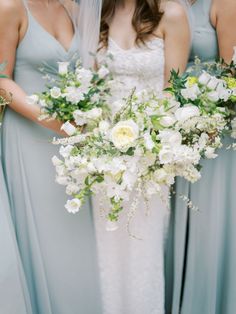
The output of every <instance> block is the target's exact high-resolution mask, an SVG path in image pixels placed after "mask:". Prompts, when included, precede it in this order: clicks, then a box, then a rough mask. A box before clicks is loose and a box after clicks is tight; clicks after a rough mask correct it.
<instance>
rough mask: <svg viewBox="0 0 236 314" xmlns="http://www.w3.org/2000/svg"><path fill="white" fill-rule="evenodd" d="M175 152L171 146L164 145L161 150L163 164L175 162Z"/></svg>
mask: <svg viewBox="0 0 236 314" xmlns="http://www.w3.org/2000/svg"><path fill="white" fill-rule="evenodd" d="M173 159H174V154H173V151H172V149H171V148H170V147H163V148H162V149H161V150H160V152H159V160H160V163H161V164H168V163H171V162H173Z"/></svg>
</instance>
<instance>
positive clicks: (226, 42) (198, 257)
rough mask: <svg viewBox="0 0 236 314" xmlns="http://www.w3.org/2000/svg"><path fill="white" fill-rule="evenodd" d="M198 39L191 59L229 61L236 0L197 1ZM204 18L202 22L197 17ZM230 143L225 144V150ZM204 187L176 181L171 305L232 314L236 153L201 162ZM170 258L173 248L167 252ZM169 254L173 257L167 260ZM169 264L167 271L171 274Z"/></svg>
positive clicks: (184, 313)
mask: <svg viewBox="0 0 236 314" xmlns="http://www.w3.org/2000/svg"><path fill="white" fill-rule="evenodd" d="M192 11H193V15H194V16H195V21H194V36H193V49H192V55H191V58H190V62H191V61H193V60H192V58H193V57H194V56H195V55H198V56H199V57H200V58H201V59H202V60H204V61H210V60H214V58H215V57H216V56H217V54H218V53H217V45H216V44H217V38H218V42H219V53H220V56H221V57H223V58H224V59H225V60H226V61H228V62H230V60H231V59H232V54H233V46H235V45H236V33H235V32H234V31H232V30H234V29H235V28H236V20H235V16H236V3H235V1H234V0H227V1H224V4H223V3H222V1H220V0H214V1H209V0H197V1H196V2H195V3H193V5H192ZM199 17H201V18H199ZM229 143H230V139H229V138H227V139H225V146H227V145H229ZM202 164H203V171H202V179H201V181H200V182H198V183H196V184H194V185H192V186H189V185H188V184H187V183H186V182H184V181H182V180H178V181H177V196H176V199H175V201H173V203H174V204H173V205H174V217H172V218H173V219H172V240H173V239H174V240H173V242H172V244H173V243H174V247H173V252H172V254H173V256H174V265H173V287H174V289H173V295H171V294H170V291H168V292H169V299H167V302H166V303H167V304H169V305H170V304H171V297H172V298H173V303H172V311H171V309H170V307H169V308H168V313H170V312H171V313H173V314H174V313H181V314H189V313H191V314H199V313H201V314H213V313H214V314H221V313H224V314H232V313H234V312H235V308H236V299H235V294H236V275H235V269H234V265H235V264H236V240H235V239H236V232H235V224H236V195H235V191H234V187H235V184H236V182H235V178H236V154H235V152H233V151H225V150H221V151H219V157H218V159H216V160H214V161H204V160H203V161H202ZM179 193H184V194H185V195H186V194H187V195H189V197H190V199H191V200H192V201H193V203H194V204H196V205H197V206H198V207H199V209H200V211H199V212H193V211H191V210H189V209H187V208H186V207H185V206H184V204H183V202H182V201H181V200H180V199H179V198H178V194H179ZM168 253H169V254H170V253H171V249H170V248H169V252H168ZM170 256H171V254H170V255H169V257H170ZM169 267H170V264H169V265H167V270H168V269H169V270H170V268H169Z"/></svg>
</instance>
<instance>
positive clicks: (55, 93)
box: [50, 86, 61, 99]
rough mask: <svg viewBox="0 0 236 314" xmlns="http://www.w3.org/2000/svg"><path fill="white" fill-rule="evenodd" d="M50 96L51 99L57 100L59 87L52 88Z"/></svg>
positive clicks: (59, 92)
mask: <svg viewBox="0 0 236 314" xmlns="http://www.w3.org/2000/svg"><path fill="white" fill-rule="evenodd" d="M50 95H51V97H52V98H55V99H57V98H59V97H60V96H61V89H60V88H59V87H56V86H55V87H53V88H51V89H50Z"/></svg>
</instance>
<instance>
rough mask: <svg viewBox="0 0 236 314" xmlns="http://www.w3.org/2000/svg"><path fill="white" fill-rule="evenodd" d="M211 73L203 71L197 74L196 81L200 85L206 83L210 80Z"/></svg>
mask: <svg viewBox="0 0 236 314" xmlns="http://www.w3.org/2000/svg"><path fill="white" fill-rule="evenodd" d="M210 79H211V75H210V74H209V73H207V72H205V71H203V73H202V74H201V75H200V76H199V78H198V82H199V83H200V84H202V85H207V83H208V82H209V81H210Z"/></svg>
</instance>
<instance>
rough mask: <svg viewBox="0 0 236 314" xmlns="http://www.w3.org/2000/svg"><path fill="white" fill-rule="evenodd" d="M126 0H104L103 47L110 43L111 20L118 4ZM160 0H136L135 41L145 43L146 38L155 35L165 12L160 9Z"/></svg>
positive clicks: (102, 17)
mask: <svg viewBox="0 0 236 314" xmlns="http://www.w3.org/2000/svg"><path fill="white" fill-rule="evenodd" d="M123 1H124V0H103V5H102V16H101V27H100V44H101V46H103V47H107V45H108V36H109V22H110V21H111V19H112V18H113V16H114V14H115V9H116V5H117V4H119V3H122V2H123ZM160 2H161V1H160V0H136V8H135V11H134V15H133V18H132V25H133V28H134V30H135V31H136V33H137V36H136V40H135V43H136V44H137V45H139V44H140V43H141V44H145V40H146V39H147V38H148V37H149V36H150V35H153V33H154V31H155V29H156V28H157V26H158V25H159V23H160V21H161V18H162V15H163V12H162V11H161V9H160Z"/></svg>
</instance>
